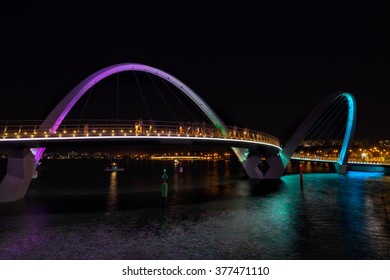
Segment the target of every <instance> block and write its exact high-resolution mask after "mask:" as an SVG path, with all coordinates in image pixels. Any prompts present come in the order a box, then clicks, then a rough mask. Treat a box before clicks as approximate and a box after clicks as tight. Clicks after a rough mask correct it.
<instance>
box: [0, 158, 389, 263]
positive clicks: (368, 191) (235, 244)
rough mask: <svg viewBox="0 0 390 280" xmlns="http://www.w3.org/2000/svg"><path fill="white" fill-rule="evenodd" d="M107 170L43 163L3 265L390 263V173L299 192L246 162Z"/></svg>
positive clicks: (6, 227) (7, 235)
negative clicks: (165, 192)
mask: <svg viewBox="0 0 390 280" xmlns="http://www.w3.org/2000/svg"><path fill="white" fill-rule="evenodd" d="M106 164H107V163H106V162H100V161H51V162H44V163H43V165H42V170H41V172H40V178H39V179H38V180H36V181H35V182H34V183H33V185H32V186H31V187H30V190H29V192H28V195H27V197H26V199H24V200H22V201H19V202H16V203H11V204H8V205H0V214H1V219H0V248H1V249H0V259H389V258H390V255H389V252H390V222H389V214H390V177H389V176H382V174H379V173H361V172H350V173H348V174H347V175H339V174H335V173H305V174H304V188H303V189H301V188H300V183H299V175H298V174H296V173H293V174H290V175H286V176H284V177H283V178H282V179H281V180H278V181H252V180H248V179H244V178H243V175H244V173H243V170H242V168H241V167H240V165H239V164H238V163H237V162H192V163H191V162H185V163H184V172H183V173H179V172H178V168H177V166H175V165H173V164H172V163H170V162H147V161H137V162H131V161H130V162H129V163H128V165H127V166H125V167H126V168H125V171H124V172H117V173H115V172H112V173H111V172H104V171H103V170H104V167H105V166H106ZM122 164H123V165H125V164H126V163H125V162H123V163H122ZM75 166H77V168H75ZM163 168H166V169H167V172H168V176H169V179H168V184H169V197H168V205H167V207H166V208H164V207H162V205H163V204H162V199H161V182H162V181H161V175H162V170H163ZM296 170H297V165H296V164H295V165H290V166H289V171H290V172H296ZM308 170H311V171H313V172H314V171H321V172H330V171H331V170H330V169H329V168H328V167H327V166H325V165H324V164H317V165H307V164H305V172H308Z"/></svg>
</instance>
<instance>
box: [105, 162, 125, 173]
mask: <svg viewBox="0 0 390 280" xmlns="http://www.w3.org/2000/svg"><path fill="white" fill-rule="evenodd" d="M124 170H125V169H124V168H123V167H119V166H118V164H117V163H116V162H112V163H111V166H110V167H106V168H105V169H104V171H108V172H118V171H124Z"/></svg>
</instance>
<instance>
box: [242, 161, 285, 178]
mask: <svg viewBox="0 0 390 280" xmlns="http://www.w3.org/2000/svg"><path fill="white" fill-rule="evenodd" d="M263 158H264V156H263V155H251V156H249V157H248V159H246V160H245V161H243V162H242V166H243V167H244V169H245V171H246V173H247V174H248V176H249V178H250V179H280V177H281V176H282V175H283V172H284V167H283V163H282V160H281V158H280V157H279V156H269V157H267V158H266V160H262V159H263ZM262 162H263V164H265V165H267V169H263V170H260V168H259V165H260V164H261V163H262Z"/></svg>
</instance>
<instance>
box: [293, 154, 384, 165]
mask: <svg viewBox="0 0 390 280" xmlns="http://www.w3.org/2000/svg"><path fill="white" fill-rule="evenodd" d="M291 159H295V160H303V161H324V162H337V160H338V157H337V156H321V155H307V154H300V153H295V154H293V156H292V157H291ZM348 163H356V164H360V163H361V164H377V165H380V164H384V165H389V164H390V160H365V159H348Z"/></svg>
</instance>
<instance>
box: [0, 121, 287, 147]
mask: <svg viewBox="0 0 390 280" xmlns="http://www.w3.org/2000/svg"><path fill="white" fill-rule="evenodd" d="M41 123H42V121H41V120H16V121H0V135H1V136H2V137H3V138H12V137H13V138H30V137H39V135H41V136H45V137H51V136H54V135H57V136H58V135H60V136H65V135H73V136H76V135H77V136H81V135H100V136H102V135H112V133H114V134H115V135H121V134H135V135H145V136H150V135H168V136H169V135H175V136H184V135H186V136H196V137H199V136H204V137H206V136H207V137H215V138H230V139H242V140H249V141H254V142H262V143H269V144H273V145H276V146H278V147H279V146H280V142H279V140H278V139H277V138H276V137H274V136H272V135H270V134H267V133H264V132H261V131H256V130H252V129H248V128H240V127H237V126H227V134H226V135H223V134H222V132H221V131H219V130H218V129H217V128H216V127H215V126H214V125H212V124H206V123H204V122H189V121H187V122H186V121H183V122H175V121H154V120H141V119H139V120H97V119H87V120H85V119H84V120H64V121H63V122H62V124H61V125H60V126H59V127H58V128H57V130H56V131H51V130H50V129H51V128H50V127H47V128H46V129H42V128H41V129H40V128H39V127H40V126H41Z"/></svg>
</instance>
